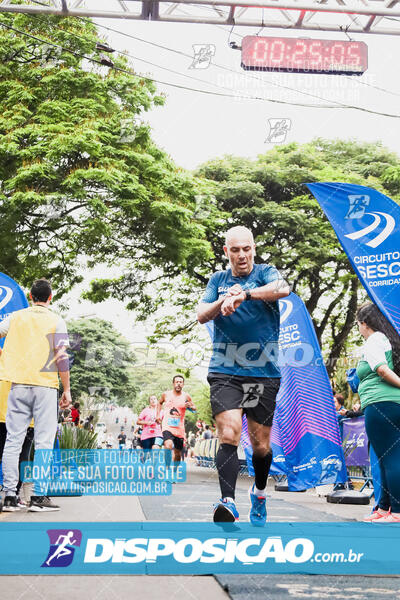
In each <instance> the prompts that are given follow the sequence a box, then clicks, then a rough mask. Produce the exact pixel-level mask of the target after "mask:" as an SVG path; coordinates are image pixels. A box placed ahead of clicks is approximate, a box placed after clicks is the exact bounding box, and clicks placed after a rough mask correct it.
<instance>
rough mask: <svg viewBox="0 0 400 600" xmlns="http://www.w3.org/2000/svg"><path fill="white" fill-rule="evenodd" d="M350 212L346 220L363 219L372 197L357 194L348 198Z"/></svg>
mask: <svg viewBox="0 0 400 600" xmlns="http://www.w3.org/2000/svg"><path fill="white" fill-rule="evenodd" d="M348 199H349V210H348V211H347V215H346V217H345V219H362V218H363V216H364V214H365V209H366V208H367V206H368V205H369V201H370V197H369V196H367V195H365V194H357V195H352V194H350V195H349V196H348Z"/></svg>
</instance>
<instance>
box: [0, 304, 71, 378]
mask: <svg viewBox="0 0 400 600" xmlns="http://www.w3.org/2000/svg"><path fill="white" fill-rule="evenodd" d="M1 326H2V327H5V326H7V324H6V325H5V321H4V322H3V323H2V324H1ZM6 331H7V335H6V339H5V343H4V351H3V353H2V355H1V357H0V380H5V381H12V382H13V383H21V384H25V385H40V386H44V387H51V388H58V369H57V364H56V362H55V358H54V355H55V350H56V348H57V347H59V346H64V347H65V346H68V334H67V330H66V326H65V323H64V321H63V319H62V318H61V317H60V316H58V315H57V314H55V313H53V312H51V311H50V310H49V309H48V308H46V307H45V306H37V305H35V306H32V307H30V308H24V309H22V310H17V311H15V312H14V313H12V314H11V315H10V317H9V322H8V330H6Z"/></svg>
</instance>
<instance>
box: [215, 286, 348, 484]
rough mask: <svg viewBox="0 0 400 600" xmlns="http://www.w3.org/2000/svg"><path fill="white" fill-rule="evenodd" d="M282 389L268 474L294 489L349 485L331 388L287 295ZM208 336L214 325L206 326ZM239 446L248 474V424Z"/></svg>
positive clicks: (301, 313)
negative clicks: (283, 476) (284, 479)
mask: <svg viewBox="0 0 400 600" xmlns="http://www.w3.org/2000/svg"><path fill="white" fill-rule="evenodd" d="M279 308H280V313H281V319H280V336H279V359H278V364H279V367H280V369H281V376H282V380H281V386H280V389H279V394H278V396H277V400H276V410H275V416H274V422H273V426H272V431H271V447H272V451H273V462H272V467H271V474H286V476H287V478H288V486H289V489H290V490H292V491H298V490H305V489H308V488H311V487H315V486H317V485H325V484H328V483H344V482H345V481H347V474H346V465H345V460H344V454H343V449H342V442H341V438H340V432H339V425H338V420H337V416H336V412H335V408H334V403H333V394H332V387H331V384H330V381H329V377H328V374H327V371H326V368H325V365H324V361H323V358H322V355H321V350H320V347H319V344H318V340H317V336H316V334H315V331H314V326H313V324H312V321H311V318H310V315H309V314H308V312H307V309H306V307H305V305H304V302H303V301H302V300H301V299H300V298H299V297H298V296H296V294H293V293H291V294H290V295H289V296H288V297H287V298H284V299H282V300H280V301H279ZM207 329H208V331H209V333H210V336H211V338H212V336H213V324H212V323H211V324H210V323H207ZM241 442H242V445H243V447H244V449H245V452H246V458H247V464H248V469H249V472H250V474H252V473H253V466H252V462H251V456H252V448H251V444H250V440H249V436H248V432H247V423H245V425H244V427H243V428H242V436H241Z"/></svg>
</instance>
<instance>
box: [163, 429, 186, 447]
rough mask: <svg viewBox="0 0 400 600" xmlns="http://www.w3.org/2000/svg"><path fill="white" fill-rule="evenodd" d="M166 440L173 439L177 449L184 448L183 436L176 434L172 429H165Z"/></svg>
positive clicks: (164, 436)
mask: <svg viewBox="0 0 400 600" xmlns="http://www.w3.org/2000/svg"><path fill="white" fill-rule="evenodd" d="M162 434H163V438H164V442H166V441H167V440H172V441H173V442H174V448H175V450H183V438H181V437H178V436H177V435H174V434H173V433H171V432H170V431H163V433H162Z"/></svg>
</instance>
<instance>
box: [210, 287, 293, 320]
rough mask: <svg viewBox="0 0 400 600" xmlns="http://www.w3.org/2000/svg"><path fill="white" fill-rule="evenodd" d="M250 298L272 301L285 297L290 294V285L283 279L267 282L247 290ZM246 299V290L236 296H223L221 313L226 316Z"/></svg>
mask: <svg viewBox="0 0 400 600" xmlns="http://www.w3.org/2000/svg"><path fill="white" fill-rule="evenodd" d="M249 291H250V293H251V298H252V300H264V301H265V302H273V301H275V300H279V299H280V298H285V297H286V296H289V294H290V287H289V285H288V283H287V282H286V281H285V280H284V279H277V280H275V281H271V283H267V284H266V285H263V286H261V287H259V288H254V289H252V290H249ZM245 300H246V292H245V291H244V292H241V293H240V294H239V295H237V296H231V297H229V298H225V300H224V303H223V305H222V306H221V314H222V315H223V316H224V317H226V316H229V315H231V314H232V313H234V312H235V310H236V309H237V308H238V307H239V306H240V305H241V303H242V302H244V301H245Z"/></svg>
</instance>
